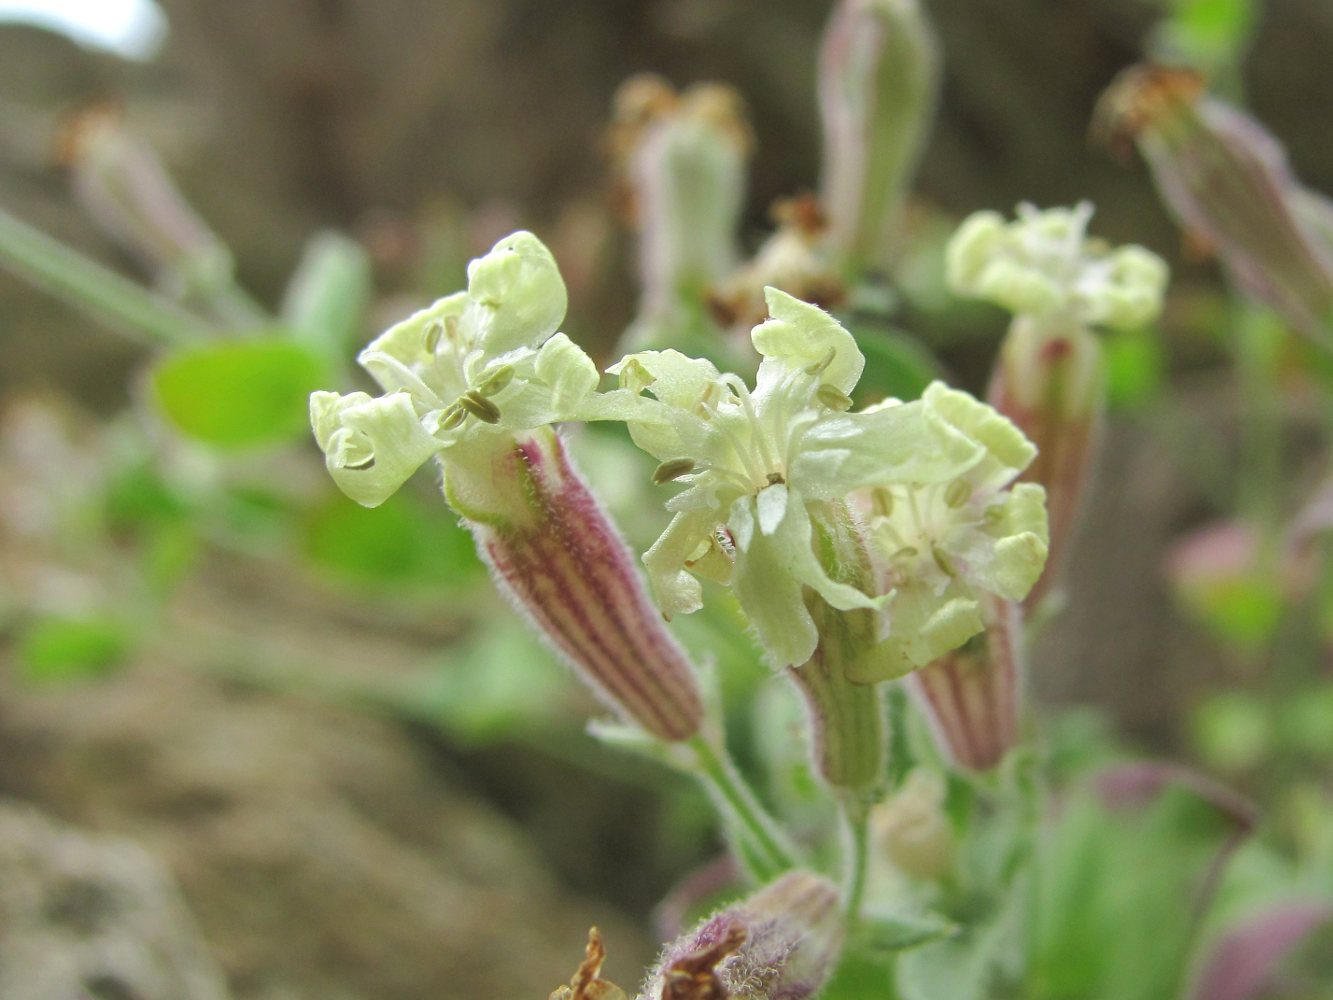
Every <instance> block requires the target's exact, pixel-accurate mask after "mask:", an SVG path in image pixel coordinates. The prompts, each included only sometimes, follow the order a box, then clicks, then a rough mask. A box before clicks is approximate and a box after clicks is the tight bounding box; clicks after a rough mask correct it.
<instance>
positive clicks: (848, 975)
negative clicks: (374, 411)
mask: <svg viewBox="0 0 1333 1000" xmlns="http://www.w3.org/2000/svg"><path fill="white" fill-rule="evenodd" d="M819 996H820V998H821V1000H899V994H898V992H897V991H896V990H895V989H894V984H893V973H892V971H891V970H889V969H887V968H885V965H884V960H883V958H881V957H880V956H878V955H871V954H868V953H866V952H864V951H859V950H857V949H855V948H848V949H847V951H846V952H845V953H844V954H843V956H842V961H841V962H839V963H838V968H837V970H836V971H835V972H834V973H833V979H832V981H830V982H829V984H828V986H826V987H825V988H824V991H823V992H822V993H821V994H820V995H819ZM948 1000H953V998H952V997H950V998H948Z"/></svg>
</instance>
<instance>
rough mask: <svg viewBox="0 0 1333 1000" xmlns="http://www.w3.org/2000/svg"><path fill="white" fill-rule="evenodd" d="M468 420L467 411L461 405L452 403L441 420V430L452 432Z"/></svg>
mask: <svg viewBox="0 0 1333 1000" xmlns="http://www.w3.org/2000/svg"><path fill="white" fill-rule="evenodd" d="M466 419H467V410H465V409H463V407H462V405H461V404H459V403H450V404H449V407H448V408H447V409H446V410H445V411H444V416H443V417H442V418H441V419H440V430H442V431H451V430H453V429H454V428H455V427H457V426H458V425H459V424H461V423H462V422H463V421H464V420H466Z"/></svg>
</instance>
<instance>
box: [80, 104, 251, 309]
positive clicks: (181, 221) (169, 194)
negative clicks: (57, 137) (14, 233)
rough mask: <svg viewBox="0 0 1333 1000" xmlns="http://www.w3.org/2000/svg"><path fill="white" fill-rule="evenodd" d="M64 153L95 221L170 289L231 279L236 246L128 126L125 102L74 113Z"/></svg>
mask: <svg viewBox="0 0 1333 1000" xmlns="http://www.w3.org/2000/svg"><path fill="white" fill-rule="evenodd" d="M59 153H60V158H61V160H62V162H64V163H65V165H66V166H67V167H68V168H69V171H70V177H71V180H72V182H73V185H74V193H75V196H76V197H77V198H78V200H79V202H80V203H81V204H82V205H83V207H84V209H85V210H86V211H87V212H88V213H89V215H90V216H92V219H93V221H94V222H95V223H97V225H98V226H100V227H101V228H102V230H103V231H104V232H105V233H106V234H107V236H109V237H111V238H112V239H114V240H116V241H117V242H118V243H120V244H121V245H122V246H123V247H124V248H125V249H126V250H127V251H129V252H130V253H131V254H133V255H134V256H135V257H137V258H138V259H139V261H140V263H142V264H143V266H144V267H146V268H147V269H148V270H149V272H150V273H151V274H152V275H153V276H154V277H155V278H156V279H157V280H158V281H159V282H161V283H162V284H163V286H165V288H166V290H167V291H168V292H169V293H170V294H172V295H176V296H184V295H187V294H189V293H191V292H205V293H206V292H208V291H211V290H214V289H217V288H219V287H222V286H224V285H226V284H227V283H228V282H229V281H230V280H231V273H232V260H231V252H230V251H229V250H228V249H227V247H226V245H225V244H224V243H223V242H222V240H221V239H220V238H219V237H218V236H217V234H216V233H214V232H213V231H212V230H211V229H210V228H209V227H208V225H207V223H205V222H204V221H203V220H202V219H201V218H200V217H199V215H198V214H197V213H196V212H195V211H194V209H192V208H191V207H190V206H189V204H188V203H187V202H186V201H185V198H184V197H183V196H182V195H181V193H180V191H179V190H177V188H176V186H175V184H174V183H172V180H171V178H170V177H169V176H168V175H167V171H166V168H165V167H163V165H162V161H161V160H160V159H158V156H157V153H156V152H154V150H153V149H152V148H151V147H150V146H149V145H148V144H147V143H145V142H144V141H143V140H141V139H140V138H139V137H138V136H136V135H134V134H133V133H132V132H130V131H129V130H128V129H127V128H126V127H125V124H124V121H123V120H122V116H121V113H120V110H119V108H117V107H115V106H112V105H108V104H98V105H94V106H92V107H90V108H87V109H85V110H84V111H82V112H80V113H79V114H77V115H75V116H74V117H73V118H71V120H70V121H69V122H68V124H67V126H66V129H65V132H64V135H63V136H62V139H61V144H60V151H59Z"/></svg>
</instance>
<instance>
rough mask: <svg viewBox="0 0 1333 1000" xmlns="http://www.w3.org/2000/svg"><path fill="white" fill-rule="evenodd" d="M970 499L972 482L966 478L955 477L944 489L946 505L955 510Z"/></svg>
mask: <svg viewBox="0 0 1333 1000" xmlns="http://www.w3.org/2000/svg"><path fill="white" fill-rule="evenodd" d="M971 499H972V484H971V483H969V482H968V481H967V480H966V479H955V480H954V481H953V482H951V483H950V484H949V486H948V488H947V489H945V491H944V503H945V505H946V506H948V507H950V508H952V509H954V510H957V509H958V508H959V507H961V506H963V504H965V503H967V502H968V501H969V500H971Z"/></svg>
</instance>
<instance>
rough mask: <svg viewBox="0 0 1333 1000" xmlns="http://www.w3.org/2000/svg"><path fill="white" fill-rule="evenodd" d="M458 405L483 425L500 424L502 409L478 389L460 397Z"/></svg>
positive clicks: (470, 390)
mask: <svg viewBox="0 0 1333 1000" xmlns="http://www.w3.org/2000/svg"><path fill="white" fill-rule="evenodd" d="M458 405H460V406H461V407H463V409H465V410H467V412H468V413H470V414H472V415H473V416H474V417H476V418H477V419H478V420H480V421H482V422H483V423H487V424H498V423H499V422H500V408H499V407H498V406H496V405H495V404H494V403H492V402H491V401H490V400H489V399H487V398H486V397H485V396H483V395H482V394H481V393H479V392H477V390H476V389H469V390H468V391H467V392H466V393H464V394H463V395H461V396H459V397H458Z"/></svg>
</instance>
